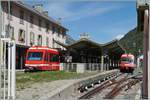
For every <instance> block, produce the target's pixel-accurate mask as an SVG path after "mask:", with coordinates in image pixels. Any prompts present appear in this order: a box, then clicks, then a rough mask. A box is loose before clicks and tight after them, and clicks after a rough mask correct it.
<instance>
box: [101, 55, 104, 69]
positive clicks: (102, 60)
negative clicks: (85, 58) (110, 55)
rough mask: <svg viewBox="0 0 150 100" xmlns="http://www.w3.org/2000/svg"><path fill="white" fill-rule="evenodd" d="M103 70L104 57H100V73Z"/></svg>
mask: <svg viewBox="0 0 150 100" xmlns="http://www.w3.org/2000/svg"><path fill="white" fill-rule="evenodd" d="M103 70H104V56H103V55H102V56H101V71H103Z"/></svg>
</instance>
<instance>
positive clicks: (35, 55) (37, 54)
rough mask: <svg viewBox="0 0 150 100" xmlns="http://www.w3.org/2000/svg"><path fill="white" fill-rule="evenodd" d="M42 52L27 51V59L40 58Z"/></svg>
mask: <svg viewBox="0 0 150 100" xmlns="http://www.w3.org/2000/svg"><path fill="white" fill-rule="evenodd" d="M42 56H43V52H29V53H28V57H27V60H42Z"/></svg>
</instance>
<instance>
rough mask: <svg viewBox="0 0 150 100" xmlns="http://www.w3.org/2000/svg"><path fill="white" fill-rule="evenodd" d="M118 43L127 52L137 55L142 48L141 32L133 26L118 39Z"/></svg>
mask: <svg viewBox="0 0 150 100" xmlns="http://www.w3.org/2000/svg"><path fill="white" fill-rule="evenodd" d="M119 43H120V44H121V45H122V46H123V47H124V48H125V49H126V51H127V53H132V54H134V55H136V56H138V55H139V50H141V51H142V50H143V33H142V32H137V29H136V28H134V29H132V30H131V31H129V32H128V33H127V34H126V35H125V36H124V37H123V38H122V39H120V41H119Z"/></svg>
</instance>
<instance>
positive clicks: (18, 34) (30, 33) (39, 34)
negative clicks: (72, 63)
mask: <svg viewBox="0 0 150 100" xmlns="http://www.w3.org/2000/svg"><path fill="white" fill-rule="evenodd" d="M1 6H2V16H1V17H2V20H3V27H2V28H3V32H2V33H3V34H2V37H5V38H11V39H12V40H14V41H15V43H16V62H17V64H16V65H17V66H16V68H17V69H22V68H23V67H24V60H25V54H26V50H27V48H29V47H30V46H48V47H50V48H61V49H64V48H63V47H62V46H60V45H59V44H57V43H55V42H54V40H57V41H59V42H61V43H64V44H65V41H66V31H67V29H66V28H65V27H63V26H62V25H61V24H60V23H59V22H58V21H56V20H54V19H52V18H51V17H49V16H48V13H47V11H43V9H42V5H35V6H33V7H31V6H28V5H26V4H24V3H22V2H20V1H1Z"/></svg>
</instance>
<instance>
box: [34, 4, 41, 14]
mask: <svg viewBox="0 0 150 100" xmlns="http://www.w3.org/2000/svg"><path fill="white" fill-rule="evenodd" d="M33 8H34V9H35V10H37V11H39V12H41V13H42V12H43V5H42V4H36V5H34V6H33Z"/></svg>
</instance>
